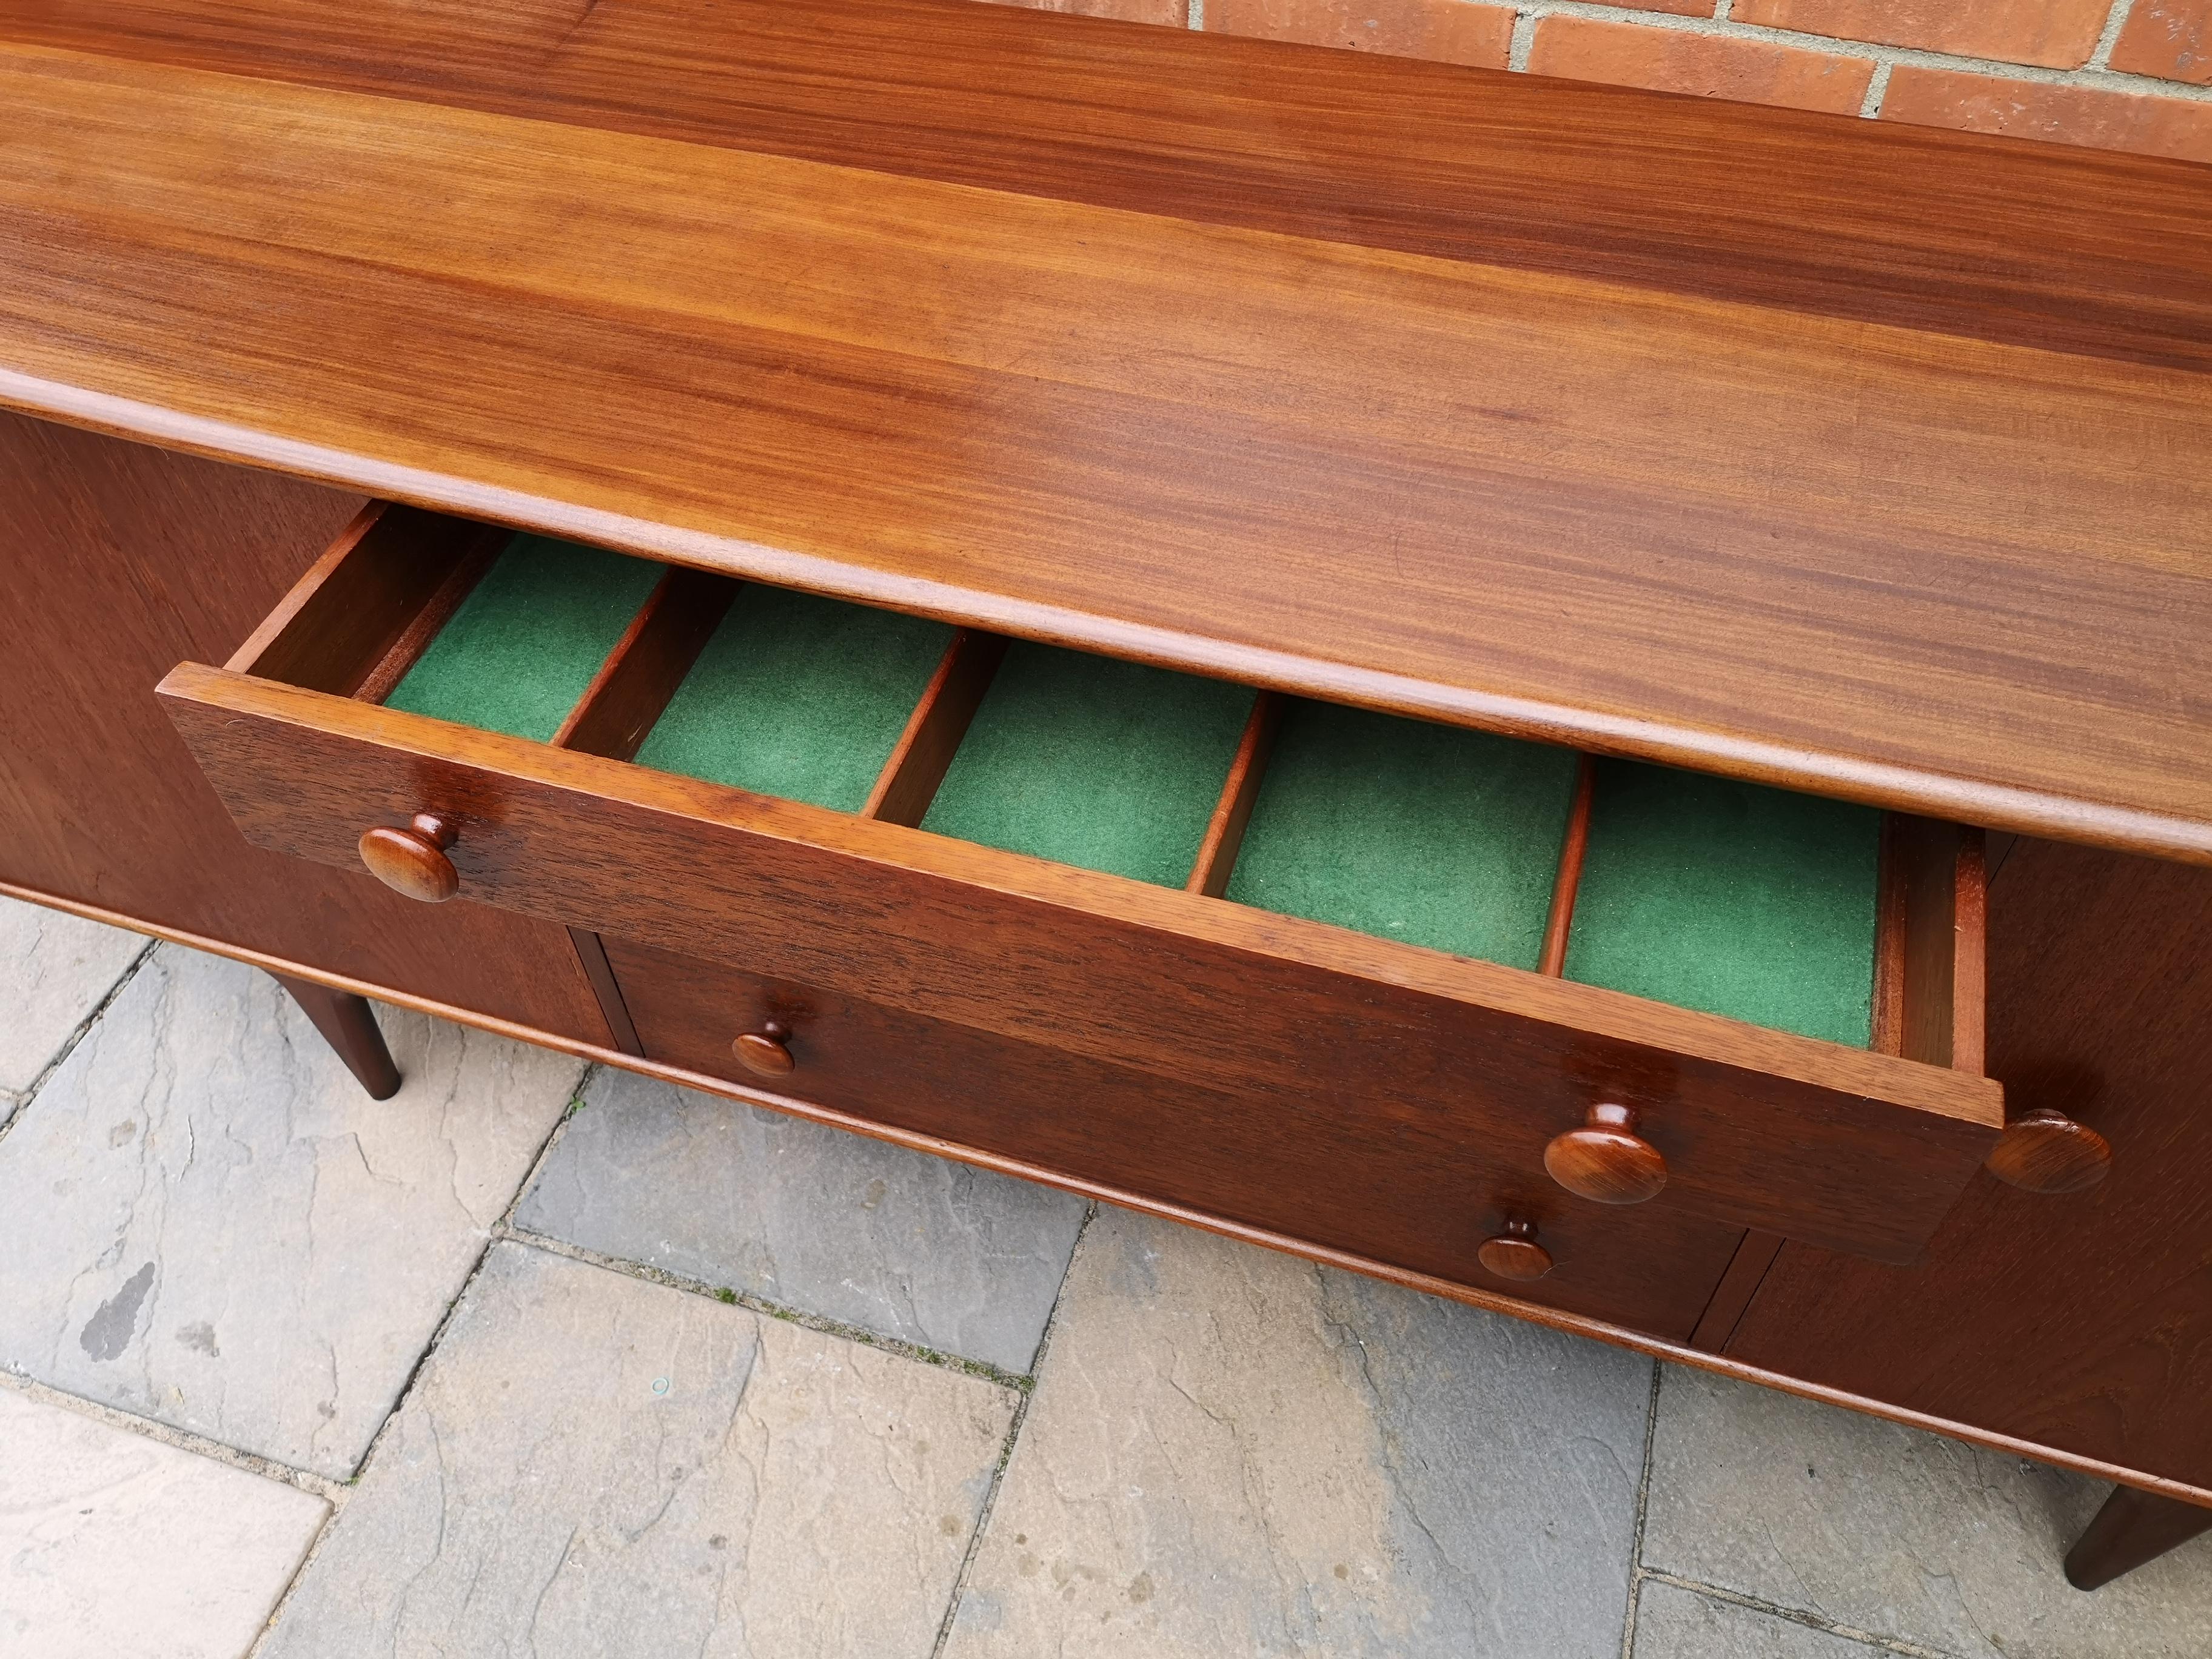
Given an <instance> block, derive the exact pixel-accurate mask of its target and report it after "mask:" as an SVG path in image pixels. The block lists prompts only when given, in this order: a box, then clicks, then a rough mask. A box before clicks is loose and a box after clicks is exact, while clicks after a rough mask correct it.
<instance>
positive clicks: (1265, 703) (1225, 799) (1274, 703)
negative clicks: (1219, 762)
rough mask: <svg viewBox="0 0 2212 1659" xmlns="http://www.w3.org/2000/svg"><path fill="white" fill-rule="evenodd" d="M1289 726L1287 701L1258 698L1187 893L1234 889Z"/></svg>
mask: <svg viewBox="0 0 2212 1659" xmlns="http://www.w3.org/2000/svg"><path fill="white" fill-rule="evenodd" d="M1282 722H1283V699H1282V697H1281V696H1279V695H1278V694H1277V693H1275V692H1273V691H1261V692H1259V693H1258V694H1256V695H1255V696H1254V697H1253V699H1252V714H1251V718H1250V719H1249V720H1246V721H1245V722H1244V735H1243V737H1242V738H1239V739H1238V740H1237V756H1236V758H1235V759H1233V760H1232V761H1231V762H1230V763H1229V775H1228V776H1227V777H1226V778H1225V779H1224V780H1223V781H1222V785H1221V799H1220V800H1219V801H1218V803H1217V804H1216V805H1215V806H1214V809H1213V816H1212V818H1211V819H1209V820H1208V821H1207V823H1206V836H1205V838H1204V839H1203V840H1202V841H1200V842H1199V844H1198V856H1197V857H1196V858H1195V859H1194V860H1192V861H1191V868H1190V879H1189V880H1188V881H1187V882H1185V883H1184V884H1183V890H1184V891H1186V892H1191V893H1203V894H1205V895H1206V896H1207V897H1208V898H1219V897H1220V896H1222V894H1224V893H1225V892H1226V891H1227V890H1228V889H1229V876H1230V872H1231V871H1233V870H1234V869H1235V868H1236V867H1237V848H1240V847H1242V846H1243V844H1244V826H1245V825H1246V824H1248V823H1250V822H1251V821H1252V806H1253V803H1254V802H1255V801H1256V800H1258V799H1259V798H1260V781H1261V778H1262V777H1264V776H1265V775H1266V774H1267V757H1268V755H1269V754H1270V753H1271V752H1273V749H1274V746H1275V732H1276V731H1277V729H1278V728H1279V727H1280V726H1281V725H1282Z"/></svg>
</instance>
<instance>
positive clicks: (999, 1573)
mask: <svg viewBox="0 0 2212 1659" xmlns="http://www.w3.org/2000/svg"><path fill="white" fill-rule="evenodd" d="M1650 1381H1651V1367H1650V1362H1649V1361H1647V1360H1644V1359H1641V1358H1637V1357H1635V1356H1633V1355H1631V1354H1628V1353H1625V1352H1620V1350H1617V1349H1613V1348H1607V1347H1602V1346H1598V1345H1596V1344H1594V1343H1589V1342H1584V1341H1581V1340H1577V1339H1575V1338H1571V1337H1567V1336H1563V1335H1561V1334H1558V1333H1556V1332H1553V1331H1548V1330H1545V1329H1542V1328H1539V1327H1536V1326H1533V1325H1528V1324H1524V1323H1522V1322H1518V1321H1516V1320H1510V1319H1504V1318H1499V1317H1497V1316H1492V1315H1489V1314H1485V1313H1482V1312H1480V1311H1478V1310H1474V1309H1471V1308H1467V1307H1463V1306H1460V1305H1458V1304H1451V1303H1445V1302H1440V1301H1436V1300H1433V1299H1431V1298H1429V1297H1421V1296H1417V1295H1414V1294H1413V1293H1412V1292H1410V1291H1401V1290H1399V1289H1397V1288H1395V1287H1394V1286H1390V1285H1382V1284H1378V1283H1376V1282H1375V1281H1373V1280H1370V1279H1358V1278H1355V1277H1353V1276H1352V1275H1349V1274H1346V1273H1337V1272H1334V1271H1332V1270H1328V1269H1324V1268H1318V1267H1313V1266H1311V1265H1310V1264H1307V1263H1304V1262H1300V1261H1294V1260H1292V1259H1291V1258H1290V1257H1287V1256H1283V1255H1275V1254H1273V1253H1270V1252H1265V1251H1261V1250H1259V1249H1254V1248H1252V1247H1250V1246H1248V1245H1243V1244H1238V1243H1233V1242H1231V1241H1229V1240H1225V1239H1221V1238H1216V1237H1212V1236H1210V1235H1207V1234H1204V1233H1200V1232H1195V1231H1190V1230H1188V1229H1185V1228H1181V1227H1176V1226H1175V1225H1171V1224H1169V1223H1166V1222H1162V1221H1156V1220H1152V1219H1149V1218H1143V1217H1139V1216H1136V1215H1133V1214H1129V1213H1127V1212H1121V1211H1115V1210H1107V1209H1102V1210H1101V1211H1100V1212H1099V1213H1098V1215H1097V1218H1095V1219H1094V1220H1093V1221H1092V1223H1091V1227H1090V1230H1089V1231H1087V1232H1086V1233H1085V1235H1084V1239H1083V1243H1082V1246H1081V1248H1080V1249H1079V1250H1078V1251H1077V1253H1076V1257H1075V1261H1074V1265H1073V1267H1072V1269H1071V1270H1070V1273H1069V1275H1068V1282H1067V1288H1066V1292H1065V1295H1064V1297H1063V1299H1062V1302H1061V1306H1060V1315H1059V1318H1058V1320H1057V1322H1056V1323H1055V1324H1054V1328H1053V1336H1052V1340H1051V1345H1050V1346H1049V1347H1048V1350H1047V1352H1046V1355H1045V1358H1044V1361H1043V1364H1042V1368H1041V1370H1040V1372H1039V1375H1038V1379H1037V1386H1036V1395H1035V1397H1034V1399H1033V1400H1032V1401H1031V1404H1030V1412H1029V1415H1028V1418H1027V1419H1026V1421H1025V1422H1024V1426H1023V1430H1022V1433H1021V1436H1020V1438H1019V1441H1018V1444H1017V1445H1016V1448H1015V1450H1014V1455H1013V1458H1012V1462H1011V1463H1010V1464H1009V1465H1008V1467H1007V1470H1006V1477H1005V1481H1004V1484H1003V1486H1002V1487H1001V1489H1000V1494H999V1497H998V1499H997V1502H996V1504H994V1508H993V1510H992V1516H991V1523H990V1527H989V1529H988V1531H987V1534H986V1535H985V1538H984V1541H983V1543H982V1547H981V1551H980V1553H979V1554H978V1556H977V1559H976V1561H975V1565H974V1568H973V1570H972V1571H971V1574H970V1577H969V1581H968V1583H967V1586H966V1588H965V1590H964V1592H963V1596H962V1599H961V1602H960V1607H959V1611H958V1614H957V1619H956V1621H955V1624H954V1627H953V1635H952V1640H951V1644H950V1645H949V1647H948V1649H947V1653H948V1656H949V1659H1037V1656H1042V1655H1052V1656H1056V1659H1089V1656H1097V1659H1109V1656H1110V1659H1133V1656H1142V1659H1171V1656H1189V1659H1200V1656H1204V1659H1216V1656H1221V1655H1236V1656H1238V1659H1248V1656H1249V1659H1277V1656H1287V1655H1312V1656H1324V1655H1325V1656H1328V1659H1355V1656H1376V1659H1381V1656H1389V1659H1429V1656H1436V1659H1443V1656H1450V1659H1473V1656H1498V1659H1530V1656H1538V1655H1541V1656H1543V1659H1617V1656H1618V1655H1619V1653H1620V1643H1621V1627H1622V1625H1623V1622H1624V1620H1625V1617H1626V1611H1627V1598H1628V1564H1629V1557H1630V1554H1631V1553H1632V1533H1633V1529H1634V1523H1635V1510H1636V1491H1637V1480H1638V1472H1639V1469H1640V1468H1641V1465H1642V1459H1643V1449H1644V1421H1645V1417H1646V1413H1647V1411H1648V1407H1649V1402H1650Z"/></svg>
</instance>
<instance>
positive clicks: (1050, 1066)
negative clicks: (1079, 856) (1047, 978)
mask: <svg viewBox="0 0 2212 1659" xmlns="http://www.w3.org/2000/svg"><path fill="white" fill-rule="evenodd" d="M605 945H606V951H607V957H608V961H609V963H610V964H611V966H612V968H613V969H614V974H615V977H616V979H617V981H619V983H620V985H621V987H622V993H623V1001H624V1003H625V1005H626V1006H628V1008H629V1013H630V1018H631V1020H632V1022H633V1023H634V1024H635V1026H636V1029H637V1034H638V1038H639V1041H640V1042H641V1044H642V1045H643V1047H644V1048H645V1052H646V1054H647V1057H648V1058H650V1059H653V1060H660V1061H662V1062H664V1063H665V1064H668V1065H671V1066H681V1067H683V1068H684V1069H685V1070H687V1071H692V1072H699V1073H705V1074H707V1075H708V1076H710V1077H721V1078H726V1079H729V1080H730V1081H732V1082H735V1083H738V1084H742V1085H745V1086H747V1087H749V1088H753V1089H758V1090H763V1091H768V1092H769V1093H772V1094H777V1095H784V1096H788V1097H793V1098H796V1099H799V1100H803V1101H807V1102H811V1103H813V1104H816V1105H819V1106H825V1107H829V1108H830V1109H833V1110H836V1111H839V1112H842V1113H846V1114H848V1115H851V1116H854V1117H858V1118H863V1119H866V1120H867V1121H870V1122H872V1123H878V1124H883V1125H886V1126H888V1127H894V1128H898V1129H904V1130H908V1131H912V1132H915V1133H921V1134H926V1135H930V1136H933V1137H936V1138H939V1139H945V1140H950V1141H953V1142H956V1143H957V1144H958V1145H960V1146H968V1147H972V1148H975V1149H976V1150H978V1151H981V1152H993V1153H997V1154H999V1155H1000V1156H1002V1157H1007V1158H1018V1159H1021V1160H1023V1161H1024V1162H1025V1163H1029V1164H1036V1165H1039V1166H1042V1167H1043V1168H1045V1169H1048V1170H1055V1171H1057V1172H1059V1173H1060V1174H1063V1175H1066V1176H1071V1177H1073V1178H1075V1179H1078V1180H1081V1181H1085V1182H1096V1183H1097V1184H1099V1185H1103V1186H1108V1187H1113V1188H1121V1189H1122V1190H1125V1191H1128V1192H1132V1193H1134V1194H1140V1195H1142V1196H1144V1197H1146V1198H1151V1199H1154V1200H1164V1201H1165V1202H1168V1203H1170V1204H1175V1205H1178V1206H1182V1207H1184V1208H1186V1209H1189V1210H1194V1211H1197V1212H1201V1213H1203V1214H1206V1215H1210V1216H1215V1217H1218V1218H1222V1219H1224V1220H1227V1221H1232V1222H1241V1223H1243V1224H1245V1225H1249V1226H1254V1227H1259V1228H1262V1229H1265V1230H1267V1231H1271V1232H1275V1233H1279V1234H1282V1235H1284V1236H1285V1237H1290V1238H1293V1239H1297V1240H1302V1241H1304V1242H1306V1243H1313V1244H1317V1245H1321V1246H1324V1247H1326V1248H1328V1249H1337V1250H1343V1251H1346V1252H1348V1253H1350V1254H1352V1255H1359V1256H1364V1257H1366V1258H1368V1259H1370V1260H1372V1261H1380V1262H1383V1263H1384V1264H1386V1265H1388V1266H1390V1267H1403V1268H1407V1269H1409V1270H1411V1271H1413V1272H1415V1273H1427V1274H1431V1275H1433V1276H1435V1277H1437V1278H1440V1279H1449V1280H1452V1281H1454V1282H1455V1283H1459V1284H1463V1285H1471V1286H1474V1287H1475V1288H1477V1289H1480V1290H1485V1291H1492V1292H1494V1293H1497V1294H1500V1295H1505V1296H1510V1297H1516V1298H1517V1299H1519V1300H1522V1301H1526V1302H1532V1303H1537V1304H1542V1305H1544V1306H1547V1307H1554V1308H1559V1309H1563V1310H1567V1311H1569V1312H1573V1313H1578V1314H1583V1315H1587V1316H1590V1317H1593V1318H1598V1319H1604V1320H1607V1321H1610V1322H1613V1323H1615V1324H1620V1325H1625V1326H1627V1327H1630V1328H1633V1329H1637V1330H1641V1331H1646V1332H1649V1333H1650V1334H1653V1335H1655V1336H1662V1337H1666V1338H1668V1339H1670V1340H1676V1341H1683V1340H1687V1339H1688V1337H1689V1335H1690V1333H1691V1331H1692V1329H1693V1328H1694V1327H1695V1326H1696V1324H1697V1321H1698V1317H1699V1314H1700V1313H1702V1312H1703V1310H1704V1309H1705V1304H1706V1303H1707V1301H1708V1300H1710V1298H1711V1294H1712V1291H1713V1287H1714V1286H1715V1285H1717V1283H1718V1282H1719V1280H1720V1276H1721V1274H1722V1273H1723V1271H1724V1270H1725V1269H1726V1267H1727V1266H1728V1262H1729V1257H1730V1255H1732V1254H1733V1253H1734V1251H1735V1246H1736V1243H1737V1241H1738V1240H1739V1239H1740V1238H1741V1237H1742V1230H1741V1228H1734V1227H1730V1226H1728V1225H1724V1224H1722V1223H1718V1222H1712V1221H1707V1220H1705V1219H1703V1218H1699V1217H1695V1216H1691V1215H1686V1214H1684V1213H1682V1212H1680V1210H1679V1209H1677V1208H1675V1207H1674V1206H1666V1205H1661V1204H1647V1205H1638V1206H1632V1207H1626V1208H1617V1207H1612V1206H1596V1205H1590V1204H1585V1203H1581V1202H1579V1201H1578V1200H1575V1199H1573V1198H1571V1197H1570V1196H1569V1195H1568V1194H1565V1192H1562V1191H1561V1190H1560V1189H1559V1188H1557V1187H1556V1186H1553V1184H1552V1183H1551V1182H1548V1181H1547V1180H1545V1179H1544V1177H1543V1176H1542V1174H1541V1171H1538V1172H1537V1173H1535V1174H1534V1176H1531V1175H1530V1174H1529V1173H1528V1171H1526V1170H1519V1171H1516V1170H1512V1169H1510V1168H1508V1167H1505V1166H1504V1165H1503V1164H1500V1163H1498V1161H1497V1160H1495V1159H1494V1158H1492V1157H1491V1156H1490V1155H1489V1152H1488V1149H1487V1147H1486V1145H1485V1143H1484V1139H1483V1136H1482V1133H1481V1125H1480V1122H1478V1121H1468V1122H1467V1123H1465V1124H1464V1125H1462V1126H1461V1127H1462V1133H1456V1134H1451V1133H1446V1134H1444V1135H1443V1136H1440V1137H1437V1136H1431V1135H1427V1134H1424V1133H1419V1132H1417V1131H1415V1130H1413V1129H1411V1128H1409V1127H1407V1125H1406V1124H1405V1123H1404V1122H1402V1121H1400V1120H1399V1119H1397V1118H1396V1117H1395V1115H1393V1114H1392V1113H1390V1112H1389V1111H1388V1110H1385V1109H1380V1108H1377V1107H1374V1106H1371V1105H1370V1106H1369V1107H1367V1108H1365V1109H1362V1108H1361V1107H1360V1105H1359V1104H1358V1103H1350V1104H1347V1103H1345V1102H1343V1101H1341V1100H1333V1099H1332V1100H1322V1099H1319V1098H1304V1099H1300V1098H1298V1097H1284V1096H1279V1095H1273V1096H1265V1097H1261V1096H1253V1095H1245V1094H1232V1093H1229V1092H1225V1091H1214V1090H1209V1089H1202V1088H1198V1087H1194V1086H1192V1085H1188V1084H1176V1083H1170V1082H1167V1081H1165V1080H1164V1079H1160V1078H1158V1077H1156V1076H1153V1075H1151V1074H1149V1073H1138V1072H1132V1071H1129V1070H1127V1069H1125V1068H1122V1067H1120V1066H1111V1065H1108V1064H1104V1063H1103V1062H1101V1061H1098V1060H1092V1059H1091V1058H1089V1057H1087V1056H1085V1055H1081V1054H1070V1053H1069V1052H1067V1051H1066V1050H1065V1049H1056V1048H1044V1047H1041V1046H1038V1045H1036V1044H1031V1043H1024V1042H1016V1041H1013V1040H1011V1039H1009V1038H1006V1037H1004V1036H997V1035H995V1034H993V1033H990V1032H985V1031H978V1030H974V1029H972V1028H969V1027H967V1026H962V1025H955V1024H948V1023H945V1022H943V1021H939V1020H933V1019H929V1018H924V1017H922V1016H920V1015H916V1014H912V1013H908V1012H902V1011H900V1010H896V1009H891V1008H886V1007H884V1006H879V1005H878V1004H875V1003H872V1002H869V1001H867V1000H864V999H861V998H859V997H855V996H853V995H850V994H847V993H844V992H841V991H832V990H825V989H823V988H821V987H814V986H808V985H804V984H800V983H799V982H798V981H792V980H783V979H774V978H769V977H767V976H764V975H758V974H752V973H748V972H745V971H744V970H743V969H736V968H732V967H728V966H726V965H723V964H720V963H707V962H701V961H698V960H696V959H694V958H689V957H680V956H677V955H675V954H673V953H671V952H669V951H659V950H655V949H653V948H650V947H648V946H645V945H636V944H634V943H630V942H628V941H625V940H622V939H606V940H605ZM769 1022H774V1023H775V1025H776V1026H778V1027H780V1028H781V1031H782V1032H783V1033H785V1034H787V1035H785V1036H784V1042H785V1045H786V1048H787V1052H788V1053H789V1054H790V1055H791V1057H792V1060H793V1066H792V1069H791V1071H790V1072H789V1073H787V1074H785V1075H782V1076H780V1077H777V1076H772V1077H763V1076H761V1075H758V1074H757V1073H753V1072H751V1071H750V1070H748V1069H747V1068H746V1067H744V1066H741V1065H739V1064H738V1063H737V1061H736V1060H734V1059H733V1057H732V1041H733V1039H735V1038H736V1037H738V1036H739V1035H741V1034H743V1033H746V1032H757V1031H759V1030H761V1029H762V1028H763V1026H764V1025H766V1024H769ZM1447 1127H1449V1126H1447ZM1509 1221H1514V1222H1526V1223H1532V1224H1534V1227H1535V1238H1536V1241H1537V1243H1540V1244H1541V1246H1542V1248H1543V1249H1546V1250H1547V1252H1549V1254H1550V1255H1551V1256H1552V1259H1553V1267H1552V1270H1551V1271H1550V1272H1549V1273H1546V1274H1545V1275H1544V1276H1543V1277H1542V1278H1541V1279H1535V1280H1533V1281H1528V1280H1512V1279H1503V1278H1500V1277H1498V1276H1496V1275H1494V1274H1492V1273H1489V1272H1487V1271H1486V1270H1485V1268H1484V1267H1483V1266H1482V1263H1481V1261H1480V1258H1479V1255H1478V1251H1479V1250H1480V1247H1481V1245H1482V1243H1484V1241H1485V1240H1486V1239H1491V1238H1495V1237H1500V1236H1501V1235H1502V1234H1503V1233H1504V1228H1505V1226H1506V1225H1507V1223H1508V1222H1509Z"/></svg>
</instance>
